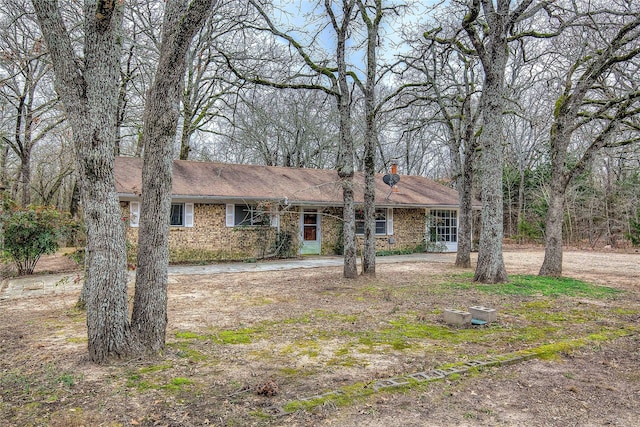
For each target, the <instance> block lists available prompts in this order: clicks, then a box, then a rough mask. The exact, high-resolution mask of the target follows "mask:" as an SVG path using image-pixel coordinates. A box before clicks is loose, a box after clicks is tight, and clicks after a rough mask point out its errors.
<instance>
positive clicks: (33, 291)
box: [0, 253, 456, 301]
mask: <svg viewBox="0 0 640 427" xmlns="http://www.w3.org/2000/svg"><path fill="white" fill-rule="evenodd" d="M455 256H456V254H455V253H447V254H440V253H420V254H411V255H392V256H384V257H377V258H376V263H377V264H391V263H399V262H439V263H453V262H455ZM358 262H360V260H358ZM342 265H343V259H342V257H338V256H318V257H303V258H299V259H291V260H279V261H259V262H253V263H246V262H228V263H216V264H208V265H172V266H169V275H170V276H182V275H192V274H218V273H243V272H260V271H282V270H294V269H299V268H318V267H340V266H342ZM134 279H135V272H129V280H130V281H133V280H134ZM81 287H82V273H80V272H73V273H64V274H46V275H39V276H27V277H17V278H9V279H5V280H3V281H2V283H1V284H0V301H6V300H11V299H16V298H29V297H35V296H42V295H62V294H71V293H74V294H75V293H77V292H79V291H80V289H81Z"/></svg>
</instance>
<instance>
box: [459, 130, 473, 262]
mask: <svg viewBox="0 0 640 427" xmlns="http://www.w3.org/2000/svg"><path fill="white" fill-rule="evenodd" d="M467 134H468V137H470V138H469V139H467V140H466V141H465V156H464V164H463V165H462V174H461V175H460V179H459V183H460V184H459V185H458V192H459V193H458V194H459V200H460V215H459V218H458V252H457V253H456V263H455V265H456V267H461V268H471V246H472V240H473V236H472V231H473V230H472V229H473V164H474V162H475V152H476V148H477V139H476V138H474V137H473V129H471V134H470V135H469V132H467Z"/></svg>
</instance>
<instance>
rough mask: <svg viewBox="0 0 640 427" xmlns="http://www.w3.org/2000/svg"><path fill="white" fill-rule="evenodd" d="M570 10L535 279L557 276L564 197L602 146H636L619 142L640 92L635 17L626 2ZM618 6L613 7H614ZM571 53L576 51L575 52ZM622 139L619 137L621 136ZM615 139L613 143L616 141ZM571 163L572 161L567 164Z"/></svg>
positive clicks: (639, 31)
mask: <svg viewBox="0 0 640 427" xmlns="http://www.w3.org/2000/svg"><path fill="white" fill-rule="evenodd" d="M579 6H584V7H586V9H580V8H579V9H577V10H569V11H568V13H570V14H575V16H578V17H579V20H578V21H577V22H576V25H575V26H574V27H573V28H572V29H571V31H567V32H566V34H565V37H563V38H562V39H561V40H558V43H559V45H558V46H557V48H558V49H561V50H562V51H563V52H565V53H566V52H575V55H570V56H568V57H567V71H566V73H565V75H564V77H563V82H562V83H561V85H560V89H559V93H558V97H557V100H556V103H555V108H554V111H553V124H552V126H551V130H550V134H549V143H550V149H551V153H550V157H551V183H550V200H549V209H548V213H547V218H546V227H545V258H544V262H543V264H542V267H541V268H540V275H545V276H560V275H561V274H562V225H563V212H564V206H565V191H566V189H567V186H568V185H569V183H570V182H571V180H572V179H574V178H575V177H577V176H578V175H580V174H581V173H582V172H584V171H585V170H586V169H587V168H588V166H589V165H590V163H591V161H592V160H593V159H594V157H595V156H596V154H597V153H598V152H599V151H600V150H601V149H602V148H604V147H607V146H621V145H628V144H633V143H636V142H638V141H639V140H640V139H639V138H638V137H637V134H634V133H633V132H632V133H630V134H628V136H627V137H626V138H623V139H619V135H621V134H620V132H621V131H624V130H625V129H628V130H633V131H634V132H637V130H638V121H637V116H638V113H639V112H640V110H639V107H640V90H639V89H640V88H639V86H638V83H637V71H638V65H637V62H634V61H636V60H637V58H638V57H640V12H639V11H638V8H637V5H635V3H634V2H631V1H622V2H617V3H616V4H609V3H606V4H603V5H602V6H603V7H602V8H598V5H597V4H595V5H593V7H592V6H591V5H579ZM616 6H617V7H616ZM574 49H575V50H574ZM585 128H588V129H589V132H588V134H589V137H588V142H587V144H586V146H585V148H584V149H583V150H582V151H581V152H580V154H578V153H573V154H572V155H571V156H570V152H571V149H572V148H573V147H574V145H573V143H574V142H575V141H576V137H577V136H578V132H577V131H579V130H581V129H585ZM622 135H624V133H622ZM616 136H618V137H616ZM571 157H573V158H574V159H577V160H575V161H571Z"/></svg>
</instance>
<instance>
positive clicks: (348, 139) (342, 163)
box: [338, 77, 358, 279]
mask: <svg viewBox="0 0 640 427" xmlns="http://www.w3.org/2000/svg"><path fill="white" fill-rule="evenodd" d="M345 80H346V77H345ZM344 85H345V86H346V81H345V82H344ZM346 93H347V95H346V96H341V97H338V113H339V115H340V137H341V140H342V144H341V156H340V160H339V166H338V176H339V177H340V181H341V183H342V200H343V203H344V206H343V209H342V212H343V214H342V220H343V230H342V236H343V243H344V269H343V276H344V277H345V278H347V279H353V278H356V277H358V268H357V263H356V260H357V248H356V216H355V202H354V192H353V191H354V190H353V138H352V136H351V106H350V100H349V96H348V93H349V92H348V89H347V91H346Z"/></svg>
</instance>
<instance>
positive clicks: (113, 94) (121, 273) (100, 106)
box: [32, 0, 130, 363]
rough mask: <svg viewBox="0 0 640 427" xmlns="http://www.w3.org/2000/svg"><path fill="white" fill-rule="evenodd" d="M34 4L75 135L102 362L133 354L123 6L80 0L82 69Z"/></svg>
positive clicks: (96, 350) (47, 9)
mask: <svg viewBox="0 0 640 427" xmlns="http://www.w3.org/2000/svg"><path fill="white" fill-rule="evenodd" d="M32 3H33V6H34V8H35V11H36V14H37V18H38V22H39V24H40V28H41V30H42V33H43V36H44V39H45V41H46V43H47V46H48V48H49V53H50V55H51V59H52V61H53V66H54V70H55V74H56V90H57V92H58V94H59V96H60V98H61V100H62V102H63V104H64V107H65V110H66V113H67V117H68V119H69V121H70V123H71V127H72V129H73V141H74V146H75V152H76V160H77V162H76V163H77V168H78V173H79V177H80V194H81V199H82V203H83V207H84V219H85V224H86V227H87V252H86V277H85V288H86V295H87V301H86V302H87V304H86V307H87V330H88V350H89V357H90V358H91V360H92V361H94V362H98V363H99V362H104V361H106V360H107V359H108V358H109V357H112V356H124V355H126V354H128V352H129V349H130V347H129V341H128V339H129V322H128V312H127V281H126V251H125V230H124V223H123V222H122V220H121V216H122V214H121V211H120V203H119V201H118V195H117V193H116V189H115V179H114V175H113V162H114V154H113V153H114V147H115V140H116V135H115V121H116V108H117V93H118V84H117V83H118V76H119V73H120V67H119V59H120V46H119V42H118V37H119V36H120V34H119V32H120V28H121V20H122V7H121V5H120V4H119V3H118V2H104V1H91V0H86V1H85V6H84V14H85V21H84V36H85V40H84V57H83V62H84V64H83V67H82V68H79V67H78V65H77V63H78V61H79V59H78V58H77V57H76V55H75V53H74V50H73V46H72V44H71V40H70V37H69V34H68V32H67V30H66V28H65V26H64V23H63V20H62V16H61V13H60V10H59V8H58V6H57V3H56V2H53V1H48V0H33V1H32Z"/></svg>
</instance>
